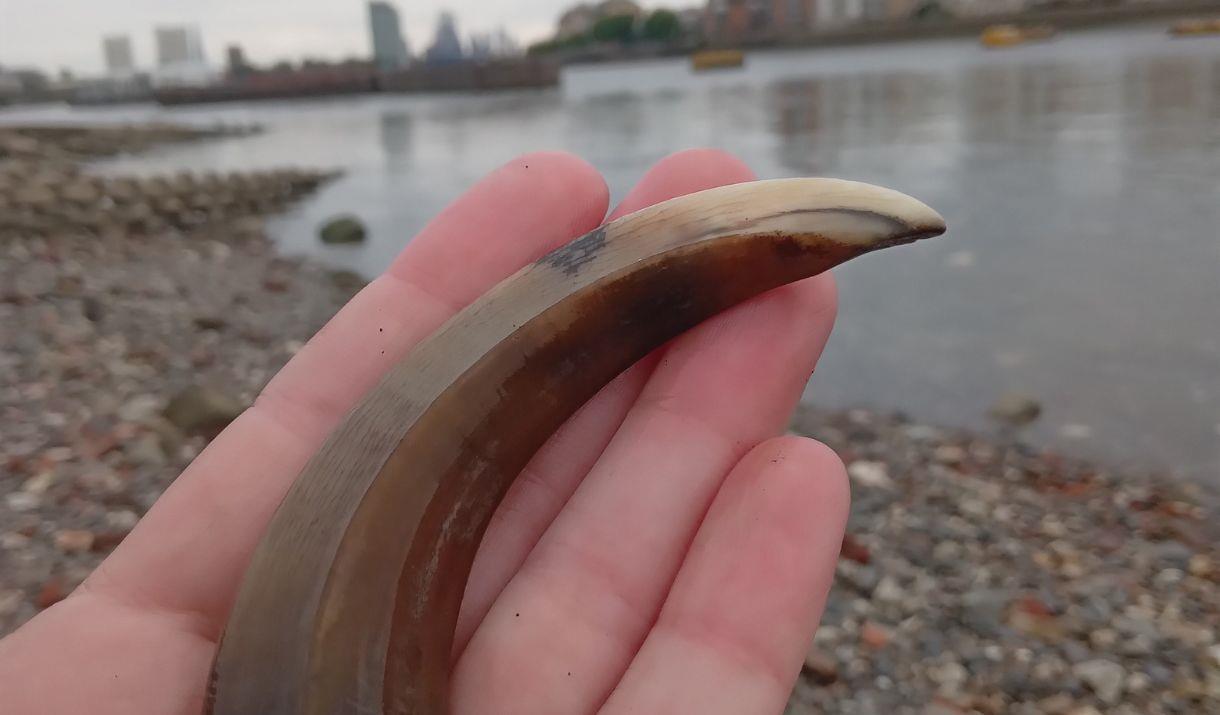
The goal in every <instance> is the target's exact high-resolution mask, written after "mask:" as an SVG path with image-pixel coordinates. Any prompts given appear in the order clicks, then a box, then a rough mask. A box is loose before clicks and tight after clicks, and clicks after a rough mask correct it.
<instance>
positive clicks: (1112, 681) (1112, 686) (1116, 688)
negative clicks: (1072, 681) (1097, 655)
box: [1072, 659, 1127, 705]
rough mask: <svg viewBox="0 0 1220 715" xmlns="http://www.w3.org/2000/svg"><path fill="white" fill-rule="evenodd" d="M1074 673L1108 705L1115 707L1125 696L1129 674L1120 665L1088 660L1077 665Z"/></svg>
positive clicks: (1099, 660) (1073, 669)
mask: <svg viewBox="0 0 1220 715" xmlns="http://www.w3.org/2000/svg"><path fill="white" fill-rule="evenodd" d="M1072 672H1073V673H1075V675H1076V677H1077V678H1080V679H1081V680H1082V681H1084V683H1085V685H1087V686H1089V689H1090V690H1092V691H1093V693H1094V694H1095V695H1097V697H1098V698H1099V699H1100V700H1101V701H1102V702H1104V703H1106V704H1107V705H1114V704H1115V703H1117V702H1118V701H1119V698H1121V697H1122V694H1123V684H1124V681H1125V680H1126V678H1127V672H1126V671H1125V670H1123V667H1122V666H1121V665H1119V664H1118V663H1114V662H1112V661H1108V660H1101V659H1098V660H1087V661H1085V662H1083V663H1077V664H1076V665H1075V666H1074V667H1073V668H1072Z"/></svg>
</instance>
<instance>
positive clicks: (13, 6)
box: [0, 0, 572, 75]
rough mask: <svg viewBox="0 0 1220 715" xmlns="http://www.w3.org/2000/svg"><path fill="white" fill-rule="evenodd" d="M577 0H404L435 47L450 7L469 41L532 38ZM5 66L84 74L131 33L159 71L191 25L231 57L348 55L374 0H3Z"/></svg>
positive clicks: (1, 61)
mask: <svg viewBox="0 0 1220 715" xmlns="http://www.w3.org/2000/svg"><path fill="white" fill-rule="evenodd" d="M571 2H572V0H510V1H509V2H494V1H489V0H411V1H410V2H400V3H396V6H397V8H398V11H399V15H400V18H401V24H402V30H403V35H404V36H405V38H406V40H407V44H408V45H410V46H411V47H412V48H415V49H416V50H417V51H418V50H419V49H420V48H427V47H428V46H430V45H431V43H432V40H433V39H434V38H433V33H434V32H435V29H436V23H437V18H438V17H439V16H440V13H441V12H443V11H446V10H448V11H451V12H453V14H454V15H455V16H456V17H457V19H458V22H459V23H460V26H461V30H462V33H463V39H465V38H466V37H467V36H468V35H470V34H472V33H480V34H488V33H494V32H496V31H497V30H498V28H500V27H501V26H503V27H505V28H507V30H508V31H509V32H510V33H512V35H513V36H514V37H515V39H516V40H517V41H518V42H520V43H521V44H522V45H525V44H528V43H529V42H531V41H535V40H539V39H543V38H545V37H548V36H549V35H550V34H551V33H552V32H553V30H554V25H555V19H556V18H557V17H558V15H559V13H560V12H562V11H563V10H564V9H565V8H566V7H568V6H569V5H570V4H571ZM0 8H2V10H0V13H2V14H3V15H4V18H5V22H4V23H3V24H0V65H3V66H10V67H17V66H25V67H35V68H38V69H42V70H44V71H48V72H51V71H58V70H59V69H60V68H68V69H70V70H72V71H73V72H75V73H78V74H83V75H101V74H103V73H104V72H105V65H104V61H103V56H102V53H101V52H100V51H99V41H100V39H99V38H100V36H102V35H106V36H112V35H114V36H127V37H130V38H131V42H132V45H133V48H132V49H133V54H134V56H135V58H136V64H137V67H139V68H140V69H151V66H152V64H153V58H155V55H156V52H155V47H154V44H153V30H154V28H155V27H156V26H169V25H190V26H195V27H198V28H199V29H200V30H201V32H202V35H203V41H204V55H205V56H206V57H207V58H208V59H209V60H210V61H212V62H213V63H215V64H217V65H220V64H223V58H224V57H225V52H226V49H227V47H228V46H229V45H233V44H236V45H241V46H242V47H243V48H244V49H245V51H246V54H247V58H248V59H249V61H251V62H253V63H256V64H261V63H272V62H276V61H279V60H282V59H301V58H303V57H318V58H324V59H342V58H347V57H367V56H369V55H370V47H369V29H368V16H367V12H368V10H367V2H366V0H299V2H297V3H294V4H293V6H292V10H293V11H292V13H291V16H290V18H289V19H285V13H284V6H283V5H282V3H279V2H276V1H275V0H214V1H213V2H211V3H209V4H207V5H206V6H204V5H202V4H198V3H194V2H188V1H187V0H131V1H130V2H127V3H125V4H123V5H121V6H119V5H111V4H109V3H107V4H105V5H104V6H103V5H102V4H100V3H94V2H90V1H89V0H0Z"/></svg>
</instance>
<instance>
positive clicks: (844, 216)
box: [205, 179, 945, 715]
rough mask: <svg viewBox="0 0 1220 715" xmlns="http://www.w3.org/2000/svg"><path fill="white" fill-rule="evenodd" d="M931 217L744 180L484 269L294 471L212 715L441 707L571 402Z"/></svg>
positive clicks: (929, 225) (935, 222) (903, 200)
mask: <svg viewBox="0 0 1220 715" xmlns="http://www.w3.org/2000/svg"><path fill="white" fill-rule="evenodd" d="M944 230H945V223H944V219H942V218H941V217H940V216H939V215H938V214H937V213H936V212H935V211H933V210H932V209H930V208H928V207H927V206H925V205H924V204H922V203H920V202H918V201H916V200H915V199H912V198H910V197H908V196H905V195H903V194H900V193H897V192H894V191H890V190H888V189H882V188H879V187H876V186H870V185H868V184H859V183H854V182H848V181H837V180H832V179H785V180H778V181H759V182H754V183H748V184H738V185H736V186H728V187H724V188H719V189H712V190H710V191H704V192H701V193H698V194H693V195H690V196H684V197H682V198H678V199H674V200H672V201H667V202H665V203H662V204H658V205H656V206H653V207H651V208H648V209H645V210H643V211H639V212H637V213H634V214H631V215H630V216H626V217H624V218H621V219H619V220H617V221H614V222H613V223H610V224H608V225H606V226H604V227H602V228H599V229H597V230H596V231H593V232H592V233H589V234H587V235H585V236H583V237H581V238H579V239H577V240H575V241H573V242H572V243H570V244H568V245H567V246H564V247H563V248H560V249H558V250H556V251H554V252H553V253H550V254H548V255H547V256H544V257H543V258H542V259H541V260H539V261H538V262H536V263H534V264H532V265H530V266H527V267H526V268H524V269H522V270H520V271H518V272H517V273H516V274H515V275H513V276H511V277H510V278H508V279H506V280H505V281H503V282H502V283H500V284H499V285H497V286H495V287H494V288H492V289H491V290H490V291H489V292H488V293H487V294H486V295H484V296H483V297H481V298H480V299H479V300H477V301H475V302H474V303H473V304H472V305H470V306H469V307H467V308H466V309H465V310H463V311H462V312H460V313H459V314H457V315H456V316H455V317H454V318H452V319H451V320H450V321H449V322H448V323H446V324H445V325H444V326H443V327H441V328H440V330H438V331H437V332H436V334H434V335H433V336H432V337H430V338H429V339H428V340H426V341H424V342H423V343H421V344H420V345H419V346H418V347H417V348H415V350H414V351H412V352H411V353H410V354H409V355H407V356H406V357H405V358H403V359H402V360H401V361H400V362H399V363H398V364H397V365H395V366H394V367H393V369H391V370H390V371H389V373H387V374H386V375H385V377H384V378H383V379H382V380H381V382H380V383H379V384H378V385H377V386H376V387H375V388H374V389H373V390H372V391H370V392H369V394H368V395H366V396H365V397H364V399H363V400H362V401H361V402H360V403H359V404H358V405H357V406H356V407H355V408H354V409H353V410H352V412H351V413H349V414H348V416H347V417H346V418H345V420H344V421H343V423H342V424H341V425H340V426H339V427H338V428H337V429H336V430H335V431H334V433H333V434H331V435H330V437H329V438H328V439H327V441H326V443H325V444H324V445H323V447H322V449H321V450H320V451H319V452H318V453H317V454H316V455H315V456H314V458H313V459H312V460H311V461H310V462H309V464H308V465H307V466H306V467H305V469H304V471H303V472H302V473H301V475H300V477H299V478H298V479H297V480H296V483H295V484H293V486H292V488H291V489H290V491H289V492H288V495H287V496H286V497H285V499H284V502H283V503H282V504H281V505H280V508H279V510H278V511H277V512H276V514H275V516H274V518H273V519H272V521H271V524H270V526H269V528H268V530H267V532H266V535H265V536H264V537H263V540H262V543H261V544H260V545H259V547H258V549H257V551H256V553H255V555H254V558H253V561H252V563H251V564H250V567H249V570H248V571H247V573H246V576H245V580H244V582H243V584H242V587H241V591H240V593H239V595H238V598H237V602H236V604H235V605H234V608H233V612H232V614H231V616H230V618H229V623H228V626H227V627H226V631H225V634H224V637H223V639H222V641H221V644H220V650H219V653H218V654H217V657H216V662H215V666H214V669H213V672H212V681H211V684H210V690H209V698H208V704H207V706H206V708H205V712H208V713H214V714H215V715H239V714H240V715H248V714H250V713H261V714H264V715H286V714H288V713H292V714H306V713H308V714H310V715H333V714H334V713H402V714H410V715H443V714H444V713H446V712H448V708H447V703H448V688H449V670H450V653H451V650H452V644H453V634H454V624H455V623H456V621H457V615H458V607H459V606H460V605H461V600H462V594H463V591H464V589H465V586H466V578H467V576H468V574H469V572H470V566H471V562H472V561H473V559H474V554H475V550H476V548H477V547H478V545H479V540H480V538H481V537H482V534H483V531H484V529H485V528H486V526H487V523H488V520H489V519H490V518H491V515H492V512H493V511H494V510H495V508H496V506H497V504H499V502H500V499H501V498H502V497H503V496H504V494H505V492H506V490H507V489H508V487H509V485H510V484H511V483H512V482H513V480H514V479H515V478H516V476H517V474H518V473H519V472H520V471H521V470H522V468H524V466H525V464H526V462H527V461H528V460H529V459H530V457H532V456H533V454H534V453H535V452H536V451H537V450H538V449H539V448H540V447H541V446H542V444H543V443H544V442H545V441H546V440H547V438H548V437H549V436H550V435H551V434H552V433H553V432H554V431H555V430H556V429H557V428H558V427H559V426H560V425H561V424H562V423H563V422H564V421H565V420H566V419H567V418H568V417H569V416H570V415H571V414H572V413H573V412H575V411H576V410H577V408H579V407H580V406H581V405H582V404H584V402H585V401H586V400H588V399H589V398H590V397H592V396H593V395H594V394H595V393H596V392H597V391H598V390H599V389H601V387H602V386H603V385H605V384H606V383H607V382H609V381H610V380H611V379H613V378H614V377H615V376H616V375H618V374H619V373H620V372H622V371H623V370H625V369H626V368H627V367H629V366H630V365H632V364H633V363H634V362H636V361H637V360H639V359H640V358H642V357H643V356H644V355H646V354H647V353H648V352H649V351H651V350H653V349H654V348H656V347H657V346H659V345H661V344H662V343H664V342H665V341H666V340H669V339H670V338H673V337H674V336H676V335H678V334H679V333H681V332H683V331H685V330H687V329H688V328H690V327H692V326H694V325H695V324H697V323H699V322H700V321H702V320H704V319H706V318H708V317H709V316H712V315H714V314H716V313H718V312H720V311H722V310H724V309H726V308H728V307H730V306H733V305H735V304H737V303H739V302H741V301H743V300H745V299H747V298H749V297H751V296H754V295H757V294H759V293H761V292H763V291H766V290H769V289H771V288H775V287H777V286H780V285H783V284H785V283H790V282H792V281H795V280H799V279H801V278H806V277H809V276H812V275H815V274H818V273H821V272H823V271H825V270H827V269H829V268H831V267H833V266H835V265H838V264H839V263H842V262H843V261H846V260H848V259H851V258H854V257H855V256H858V255H860V254H863V253H867V252H869V251H873V250H876V249H878V248H883V247H885V246H891V245H895V244H900V243H909V242H911V241H915V240H918V239H920V238H925V237H929V236H935V235H938V234H940V233H943V232H944Z"/></svg>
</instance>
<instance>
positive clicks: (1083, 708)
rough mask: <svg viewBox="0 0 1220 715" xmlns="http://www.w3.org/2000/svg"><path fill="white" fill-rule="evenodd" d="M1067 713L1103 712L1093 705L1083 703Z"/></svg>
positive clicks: (1094, 713) (1085, 714)
mask: <svg viewBox="0 0 1220 715" xmlns="http://www.w3.org/2000/svg"><path fill="white" fill-rule="evenodd" d="M1067 715H1102V712H1101V711H1100V710H1098V709H1097V708H1095V707H1093V706H1092V705H1081V706H1080V707H1076V708H1072V709H1071V710H1069V711H1067Z"/></svg>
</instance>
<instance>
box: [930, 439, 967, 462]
mask: <svg viewBox="0 0 1220 715" xmlns="http://www.w3.org/2000/svg"><path fill="white" fill-rule="evenodd" d="M932 457H933V458H934V459H936V461H938V462H940V463H941V464H961V463H962V462H964V461H966V450H964V449H962V448H961V447H958V446H957V445H955V444H942V445H941V446H939V447H937V448H936V449H935V450H934V451H933V452H932Z"/></svg>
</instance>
